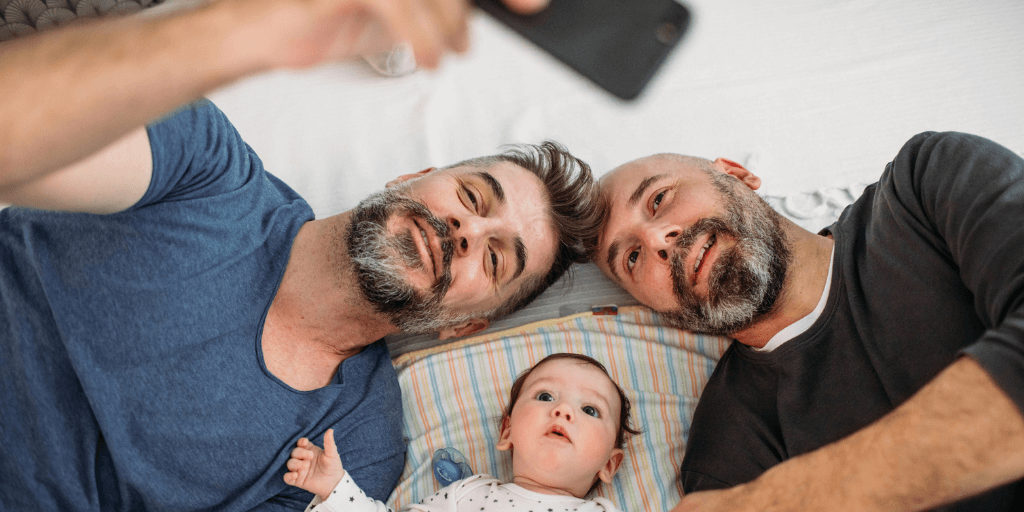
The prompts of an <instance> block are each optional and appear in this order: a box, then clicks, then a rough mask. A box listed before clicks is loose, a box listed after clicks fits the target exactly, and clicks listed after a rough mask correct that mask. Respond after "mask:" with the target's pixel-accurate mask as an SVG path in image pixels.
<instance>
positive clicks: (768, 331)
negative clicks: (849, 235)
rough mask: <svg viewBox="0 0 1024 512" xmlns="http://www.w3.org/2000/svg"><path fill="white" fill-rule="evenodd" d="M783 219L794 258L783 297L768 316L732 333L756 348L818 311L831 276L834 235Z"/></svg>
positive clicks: (791, 257) (781, 296) (780, 297)
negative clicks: (808, 229)
mask: <svg viewBox="0 0 1024 512" xmlns="http://www.w3.org/2000/svg"><path fill="white" fill-rule="evenodd" d="M783 223H784V224H783V226H784V227H783V229H784V230H785V233H786V243H787V245H788V246H789V251H790V259H789V267H788V269H787V271H786V279H785V281H784V282H783V284H782V291H781V292H780V293H779V298H778V299H777V300H776V301H775V306H774V307H772V310H771V311H770V312H769V313H768V314H767V315H765V317H764V318H762V319H761V320H760V321H758V322H757V323H755V324H754V325H751V326H750V327H747V328H746V329H743V330H742V331H738V332H735V333H733V334H732V337H733V338H735V339H736V341H739V342H740V343H743V344H744V345H750V346H751V347H755V348H761V347H763V346H765V344H766V343H768V340H770V339H771V338H772V336H775V334H777V333H778V332H779V331H781V330H782V329H785V328H786V327H787V326H789V325H790V324H792V323H794V322H796V321H798V320H800V319H801V318H803V317H805V316H807V315H808V314H810V313H811V312H812V311H814V307H815V306H816V305H817V304H818V300H819V299H821V294H822V293H823V292H824V290H825V282H826V281H827V280H828V268H829V263H830V262H831V257H832V245H833V244H834V242H833V240H832V237H831V236H827V237H825V236H821V235H818V234H815V233H811V232H810V231H807V230H806V229H803V228H801V227H800V226H797V225H796V224H794V223H793V222H792V221H790V220H788V219H784V220H783Z"/></svg>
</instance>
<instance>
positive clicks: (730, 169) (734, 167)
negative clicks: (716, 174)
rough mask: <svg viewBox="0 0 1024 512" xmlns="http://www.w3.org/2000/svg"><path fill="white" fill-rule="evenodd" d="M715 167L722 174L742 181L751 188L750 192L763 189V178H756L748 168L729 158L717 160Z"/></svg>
mask: <svg viewBox="0 0 1024 512" xmlns="http://www.w3.org/2000/svg"><path fill="white" fill-rule="evenodd" d="M714 165H715V168H716V169H718V170H719V171H720V172H723V173H725V174H728V175H730V176H733V177H735V178H736V179H738V180H740V181H741V182H742V183H743V184H744V185H746V186H747V187H749V188H750V190H757V189H759V188H761V178H758V177H757V176H754V173H752V172H750V171H749V170H747V168H746V167H743V166H742V165H740V164H738V163H736V162H734V161H732V160H729V159H728V158H718V159H716V160H715V164H714Z"/></svg>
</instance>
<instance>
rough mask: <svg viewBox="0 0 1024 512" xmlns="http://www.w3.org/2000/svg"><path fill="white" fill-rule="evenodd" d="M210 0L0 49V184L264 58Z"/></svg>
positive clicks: (68, 158)
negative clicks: (164, 14)
mask: <svg viewBox="0 0 1024 512" xmlns="http://www.w3.org/2000/svg"><path fill="white" fill-rule="evenodd" d="M231 17H232V12H231V9H225V8H222V7H220V6H217V7H215V8H207V9H202V10H200V11H196V12H192V13H186V14H183V15H181V16H176V17H171V18H163V19H144V18H138V17H131V18H124V19H119V20H116V21H109V22H100V23H93V24H89V25H85V26H79V27H72V28H70V29H66V30H61V31H56V32H53V33H46V34H42V35H40V36H36V37H29V38H26V39H24V40H20V41H16V42H13V43H11V44H9V45H8V46H6V47H5V48H4V49H3V50H2V53H0V92H2V94H0V96H3V97H4V98H5V100H4V102H3V103H2V104H0V119H2V120H4V123H3V127H2V128H0V183H2V184H4V185H8V186H9V185H11V184H17V183H21V182H25V181H29V180H32V179H35V178H37V177H39V176H40V175H41V174H45V173H46V172H49V171H53V170H56V169H59V168H62V167H64V166H66V165H68V164H70V163H72V162H75V161H77V160H79V159H81V158H83V157H85V156H87V155H89V154H91V153H93V152H95V151H97V150H99V149H100V148H102V147H104V146H106V145H107V144H109V143H110V142H112V141H114V140H116V139H117V138H119V137H121V136H123V135H125V134H126V133H128V131H130V130H131V129H133V128H137V127H139V126H141V125H143V124H145V123H146V122H148V121H151V120H153V119H154V118H157V117H159V116H160V115H162V114H164V113H167V112H169V111H171V110H172V109H174V108H175V107H176V106H178V105H181V104H183V103H186V102H188V101H191V100H193V99H195V98H197V97H199V96H201V95H203V94H204V93H206V92H208V91H210V90H211V89H213V88H215V87H217V86H220V85H222V84H225V83H227V82H230V81H231V80H233V79H235V78H238V77H240V76H243V75H245V74H248V73H251V72H254V71H257V70H258V69H260V66H262V65H266V64H265V63H263V62H260V61H259V60H258V59H256V58H253V57H251V56H250V55H249V54H248V53H247V52H246V48H244V43H245V37H244V31H245V30H246V29H247V27H246V26H244V25H239V24H238V21H237V20H232V18H231Z"/></svg>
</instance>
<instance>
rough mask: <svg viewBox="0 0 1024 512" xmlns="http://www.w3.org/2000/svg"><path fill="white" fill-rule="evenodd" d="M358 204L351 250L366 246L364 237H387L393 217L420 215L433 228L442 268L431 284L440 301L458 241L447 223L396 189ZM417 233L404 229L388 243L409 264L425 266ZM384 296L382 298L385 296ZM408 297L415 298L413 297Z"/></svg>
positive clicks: (447, 285)
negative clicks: (388, 225)
mask: <svg viewBox="0 0 1024 512" xmlns="http://www.w3.org/2000/svg"><path fill="white" fill-rule="evenodd" d="M359 206H360V207H359V208H357V209H356V211H355V212H354V214H353V218H352V223H351V228H350V231H349V242H350V243H349V251H350V253H351V252H353V250H354V249H355V248H357V247H362V246H364V244H362V243H360V242H362V241H363V239H365V238H369V237H371V236H372V235H373V234H377V235H378V236H379V237H380V238H385V239H386V238H387V234H386V226H387V222H388V219H390V218H391V217H393V216H397V215H408V216H412V217H418V218H420V219H422V220H423V222H424V223H425V224H426V227H427V228H429V229H430V230H433V231H434V234H435V235H436V236H437V238H438V239H439V240H440V249H441V265H440V269H441V270H440V275H439V276H438V279H437V282H436V283H434V285H433V286H432V287H431V290H430V291H431V293H430V295H431V301H436V302H440V301H441V299H442V298H443V297H444V295H445V294H447V293H448V289H449V288H450V287H451V283H452V273H451V266H452V260H453V259H454V257H455V240H454V239H453V238H452V235H451V229H450V228H449V227H448V224H447V223H446V222H444V221H443V220H442V219H440V218H439V217H437V216H436V215H434V214H433V213H432V212H431V211H430V209H429V208H427V207H426V206H425V205H424V204H422V203H420V202H418V201H416V200H413V199H411V198H408V197H406V196H404V195H401V194H398V193H395V192H393V191H384V192H382V193H379V194H377V195H375V196H374V197H370V198H367V199H366V200H364V201H363V202H362V203H361V204H360V205H359ZM418 235H419V233H412V232H404V233H401V234H399V235H395V236H394V237H391V238H390V240H389V242H388V244H387V245H388V247H390V248H391V249H392V250H394V251H395V252H396V253H397V254H398V256H399V257H400V258H401V259H402V260H404V262H405V263H406V264H407V265H409V266H412V267H414V268H417V269H422V268H424V266H425V264H426V263H425V262H424V261H423V260H422V258H421V257H420V254H419V251H418V250H417V249H416V241H415V238H414V237H415V236H418ZM353 256H356V255H353ZM360 256H361V255H360ZM378 291H383V290H378ZM370 293H371V295H376V293H374V292H373V291H371V292H370ZM410 293H411V291H407V292H406V293H405V294H400V295H409V294H410ZM381 298H382V299H383V297H381ZM407 299H408V300H413V297H411V296H410V297H407ZM391 300H392V301H394V300H395V297H394V296H392V297H391ZM400 302H404V301H400Z"/></svg>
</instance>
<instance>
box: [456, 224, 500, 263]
mask: <svg viewBox="0 0 1024 512" xmlns="http://www.w3.org/2000/svg"><path fill="white" fill-rule="evenodd" d="M448 224H449V226H450V227H451V229H452V238H453V239H454V240H455V255H456V256H466V255H467V254H469V253H471V252H473V249H474V248H475V246H476V245H477V244H478V243H479V241H481V240H486V239H487V238H488V235H489V234H491V233H492V232H493V231H494V229H495V226H494V220H493V219H488V218H484V217H471V216H467V217H462V218H458V217H454V216H453V217H451V218H450V219H448Z"/></svg>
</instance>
